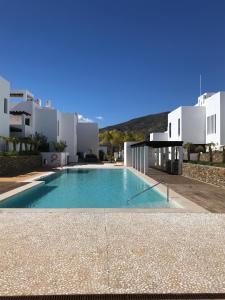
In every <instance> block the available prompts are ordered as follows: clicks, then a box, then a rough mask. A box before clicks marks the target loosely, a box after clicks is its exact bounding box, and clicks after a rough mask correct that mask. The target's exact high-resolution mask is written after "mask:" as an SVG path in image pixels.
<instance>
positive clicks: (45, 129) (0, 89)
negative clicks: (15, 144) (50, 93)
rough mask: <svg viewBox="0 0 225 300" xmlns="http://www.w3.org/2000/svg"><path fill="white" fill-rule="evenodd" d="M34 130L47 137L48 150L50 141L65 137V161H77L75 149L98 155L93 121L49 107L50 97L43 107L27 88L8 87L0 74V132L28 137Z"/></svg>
mask: <svg viewBox="0 0 225 300" xmlns="http://www.w3.org/2000/svg"><path fill="white" fill-rule="evenodd" d="M8 98H10V102H9V103H8ZM18 101H19V102H18ZM8 104H9V105H8ZM8 106H9V107H8ZM9 112H10V114H9ZM35 132H37V133H41V134H43V135H45V136H46V137H47V139H48V142H49V144H50V150H53V145H52V142H59V141H65V142H66V144H67V148H66V151H67V152H68V153H69V162H77V158H78V157H77V152H78V151H80V152H84V153H89V152H92V153H94V154H96V155H98V153H97V152H98V125H97V124H96V123H79V124H78V115H77V113H70V112H68V113H66V112H60V111H59V110H57V109H54V108H52V107H51V101H50V100H47V101H46V103H45V106H44V107H43V106H42V105H41V100H39V99H35V98H34V95H33V94H32V93H31V92H29V91H27V90H13V91H10V84H9V82H7V81H6V80H4V79H3V78H1V77H0V136H9V134H11V135H12V136H17V137H28V136H30V135H33V134H35ZM78 134H79V141H80V145H79V146H78Z"/></svg>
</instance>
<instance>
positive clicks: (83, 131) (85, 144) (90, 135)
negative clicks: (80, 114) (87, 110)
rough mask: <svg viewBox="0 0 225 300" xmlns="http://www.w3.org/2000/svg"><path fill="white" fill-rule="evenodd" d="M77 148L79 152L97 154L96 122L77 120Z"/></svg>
mask: <svg viewBox="0 0 225 300" xmlns="http://www.w3.org/2000/svg"><path fill="white" fill-rule="evenodd" d="M77 144H78V147H77V150H78V152H81V153H93V154H95V155H97V156H98V144H99V139H98V124H97V123H88V122H81V121H79V122H78V125H77Z"/></svg>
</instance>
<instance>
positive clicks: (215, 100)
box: [150, 92, 225, 148]
mask: <svg viewBox="0 0 225 300" xmlns="http://www.w3.org/2000/svg"><path fill="white" fill-rule="evenodd" d="M160 140H161V141H163V140H164V141H183V142H184V144H185V143H193V144H207V143H211V142H213V143H214V144H215V145H216V147H217V148H220V146H222V145H224V144H225V92H218V93H205V94H203V95H201V96H200V97H199V98H198V102H197V104H196V105H195V106H181V107H179V108H177V109H175V110H173V111H172V112H171V113H169V114H168V130H167V131H166V132H162V133H158V132H154V133H151V134H150V141H160Z"/></svg>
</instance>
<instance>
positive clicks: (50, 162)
mask: <svg viewBox="0 0 225 300" xmlns="http://www.w3.org/2000/svg"><path fill="white" fill-rule="evenodd" d="M68 155H69V153H67V152H42V153H41V156H42V164H43V165H46V166H52V167H63V166H65V165H67V162H68V161H67V158H68Z"/></svg>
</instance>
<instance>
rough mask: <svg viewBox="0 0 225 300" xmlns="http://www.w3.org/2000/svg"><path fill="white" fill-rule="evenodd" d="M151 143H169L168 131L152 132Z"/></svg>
mask: <svg viewBox="0 0 225 300" xmlns="http://www.w3.org/2000/svg"><path fill="white" fill-rule="evenodd" d="M149 139H150V141H168V131H165V132H152V133H150V137H149Z"/></svg>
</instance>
